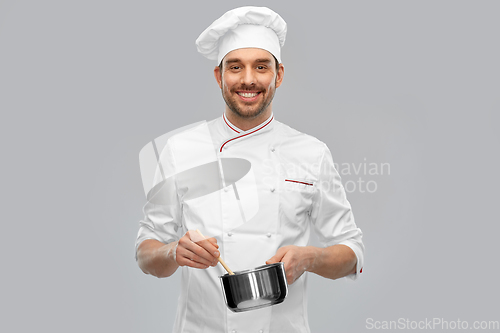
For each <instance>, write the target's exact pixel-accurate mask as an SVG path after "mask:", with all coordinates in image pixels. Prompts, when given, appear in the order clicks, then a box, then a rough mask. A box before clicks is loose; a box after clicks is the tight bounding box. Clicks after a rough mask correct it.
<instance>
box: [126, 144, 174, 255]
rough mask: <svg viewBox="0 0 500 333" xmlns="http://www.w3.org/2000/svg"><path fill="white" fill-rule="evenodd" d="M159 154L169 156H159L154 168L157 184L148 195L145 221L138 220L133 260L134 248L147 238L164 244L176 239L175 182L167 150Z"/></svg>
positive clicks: (145, 206) (171, 161)
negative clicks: (159, 158)
mask: <svg viewBox="0 0 500 333" xmlns="http://www.w3.org/2000/svg"><path fill="white" fill-rule="evenodd" d="M162 154H169V155H168V156H165V155H162V158H161V163H158V165H157V166H156V167H157V172H156V174H157V177H159V180H160V181H159V182H158V183H157V184H156V185H155V186H153V187H152V189H151V190H150V191H149V193H148V194H147V202H146V204H145V205H144V209H143V211H144V218H143V219H142V220H141V221H139V232H138V234H137V239H136V242H135V253H136V255H135V257H136V260H137V248H138V246H139V244H141V243H142V242H143V241H145V240H146V239H156V240H158V241H160V242H162V243H165V244H168V243H170V242H173V241H176V240H178V239H179V228H180V227H181V224H182V223H181V219H182V214H181V212H182V207H181V204H180V201H179V197H178V193H177V186H176V182H175V168H174V161H173V158H172V156H171V152H170V150H169V149H168V147H166V148H164V150H163V152H162ZM160 169H161V170H160ZM160 171H161V172H160Z"/></svg>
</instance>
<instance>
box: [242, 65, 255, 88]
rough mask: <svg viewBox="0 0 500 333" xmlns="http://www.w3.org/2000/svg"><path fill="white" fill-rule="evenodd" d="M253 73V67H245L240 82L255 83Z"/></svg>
mask: <svg viewBox="0 0 500 333" xmlns="http://www.w3.org/2000/svg"><path fill="white" fill-rule="evenodd" d="M255 81H256V79H255V73H254V71H253V68H250V67H247V68H245V70H244V71H243V72H242V73H241V79H240V83H241V84H244V85H248V86H250V85H252V84H255Z"/></svg>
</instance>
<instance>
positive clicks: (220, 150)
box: [219, 116, 312, 185]
mask: <svg viewBox="0 0 500 333" xmlns="http://www.w3.org/2000/svg"><path fill="white" fill-rule="evenodd" d="M273 119H274V116H273V117H271V119H270V120H269V121H268V122H267V123H266V124H265V125H264V126H262V127H261V128H257V129H256V130H254V131H251V132H249V133H246V134H243V135H240V136H237V137H235V138H232V139H231V140H227V141H226V142H224V143H223V144H222V146H220V149H219V152H222V148H224V146H225V145H226V143H228V142H230V141H233V140H236V139H239V138H242V137H244V136H247V135H249V134H252V133H255V132H257V131H259V130H261V129H263V128H264V127H266V126H267V125H269V123H270V122H271V121H272V120H273ZM311 185H312V184H311Z"/></svg>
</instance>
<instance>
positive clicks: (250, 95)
mask: <svg viewBox="0 0 500 333" xmlns="http://www.w3.org/2000/svg"><path fill="white" fill-rule="evenodd" d="M238 95H240V96H243V97H255V96H257V93H242V92H240V93H238Z"/></svg>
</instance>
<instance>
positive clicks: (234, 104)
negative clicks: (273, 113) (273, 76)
mask: <svg viewBox="0 0 500 333" xmlns="http://www.w3.org/2000/svg"><path fill="white" fill-rule="evenodd" d="M275 87H276V83H275V84H274V85H273V86H272V87H269V89H268V90H266V89H264V88H263V87H260V86H247V85H242V86H240V87H237V88H235V89H231V90H229V89H228V88H227V87H226V86H225V84H224V80H222V98H224V101H225V102H226V105H227V106H228V108H229V109H230V110H231V111H232V112H233V113H234V114H235V115H237V116H238V117H240V118H245V119H252V118H256V117H258V116H260V115H261V114H262V113H264V112H265V111H266V110H267V107H268V106H269V104H271V102H272V101H273V98H274V94H275V92H276V88H275ZM242 90H243V91H244V90H253V91H259V92H260V93H259V94H263V95H264V96H263V97H264V98H263V99H262V100H261V101H260V102H258V103H245V102H244V101H241V100H239V99H238V94H237V93H236V91H242Z"/></svg>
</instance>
